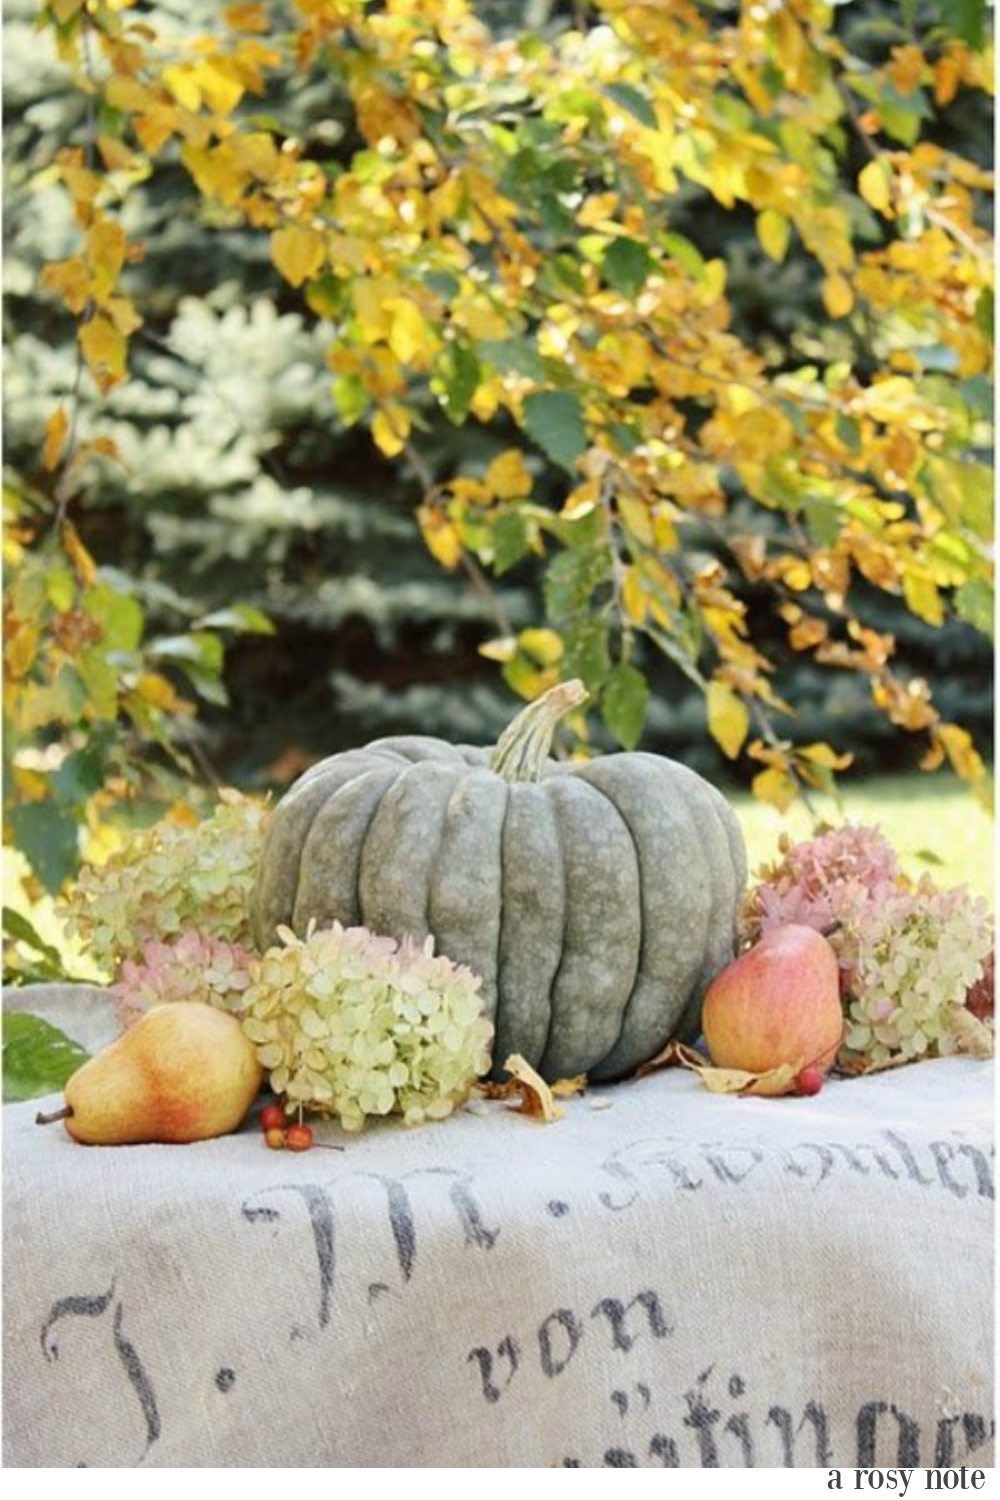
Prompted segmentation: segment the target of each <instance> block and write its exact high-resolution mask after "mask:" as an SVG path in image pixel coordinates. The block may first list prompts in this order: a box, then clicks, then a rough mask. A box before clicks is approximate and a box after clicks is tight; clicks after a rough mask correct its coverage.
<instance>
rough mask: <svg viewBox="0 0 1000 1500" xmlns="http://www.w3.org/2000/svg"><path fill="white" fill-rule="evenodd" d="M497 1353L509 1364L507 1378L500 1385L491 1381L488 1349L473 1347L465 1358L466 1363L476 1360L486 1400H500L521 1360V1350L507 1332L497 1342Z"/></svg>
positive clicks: (490, 1359)
mask: <svg viewBox="0 0 1000 1500" xmlns="http://www.w3.org/2000/svg"><path fill="white" fill-rule="evenodd" d="M497 1355H498V1356H499V1357H500V1358H501V1359H506V1360H507V1362H508V1364H509V1366H510V1369H509V1371H508V1373H507V1379H506V1380H505V1381H504V1383H503V1385H502V1386H498V1385H495V1384H494V1383H493V1355H492V1354H491V1353H490V1351H489V1350H488V1349H484V1348H479V1349H473V1350H471V1351H470V1353H469V1355H468V1358H467V1359H466V1364H468V1363H469V1362H470V1361H471V1360H474V1359H475V1360H478V1362H479V1374H480V1377H481V1378H482V1382H483V1395H484V1396H485V1398H486V1400H487V1401H499V1400H500V1397H501V1396H502V1395H503V1393H504V1391H505V1390H506V1389H507V1387H508V1386H509V1385H510V1383H511V1381H512V1380H513V1379H514V1376H515V1375H516V1374H517V1370H518V1366H519V1364H520V1362H521V1351H520V1350H519V1349H518V1347H517V1344H516V1343H515V1341H514V1339H513V1338H512V1337H511V1335H510V1334H509V1333H508V1334H507V1336H506V1338H503V1339H501V1340H500V1342H499V1344H497Z"/></svg>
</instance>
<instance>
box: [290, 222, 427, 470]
mask: <svg viewBox="0 0 1000 1500" xmlns="http://www.w3.org/2000/svg"><path fill="white" fill-rule="evenodd" d="M325 254H326V240H325V239H324V237H323V235H322V234H320V232H319V230H318V229H310V228H309V227H308V225H305V224H286V225H285V226H284V228H282V229H276V230H275V231H274V233H273V234H272V236H271V259H272V260H273V261H274V264H275V265H276V266H277V268H278V270H279V271H280V272H281V274H282V276H284V278H285V280H286V281H288V282H290V283H291V285H292V286H301V285H302V283H303V282H304V281H308V280H309V278H310V277H311V276H315V275H316V272H317V271H318V270H319V268H320V266H321V265H322V264H323V260H324V257H325ZM398 451H399V450H398V449H397V452H398Z"/></svg>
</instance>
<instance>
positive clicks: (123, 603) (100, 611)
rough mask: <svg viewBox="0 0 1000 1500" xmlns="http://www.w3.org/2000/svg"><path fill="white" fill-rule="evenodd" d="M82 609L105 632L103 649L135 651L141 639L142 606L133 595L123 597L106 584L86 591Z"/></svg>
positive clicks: (102, 643)
mask: <svg viewBox="0 0 1000 1500" xmlns="http://www.w3.org/2000/svg"><path fill="white" fill-rule="evenodd" d="M82 604H83V608H84V609H85V610H86V612H87V614H89V615H90V617H91V619H93V620H96V621H97V623H98V625H100V627H101V629H102V630H103V632H104V635H103V638H102V640H101V647H102V648H103V650H104V651H105V652H107V651H135V650H136V648H137V647H138V645H139V642H140V641H141V640H142V627H143V613H142V605H141V604H140V603H139V601H138V600H137V599H133V598H132V596H131V594H123V593H121V592H120V590H118V589H115V588H112V587H111V585H110V584H107V583H95V584H94V586H93V588H89V589H87V591H86V593H85V594H84V596H83V600H82Z"/></svg>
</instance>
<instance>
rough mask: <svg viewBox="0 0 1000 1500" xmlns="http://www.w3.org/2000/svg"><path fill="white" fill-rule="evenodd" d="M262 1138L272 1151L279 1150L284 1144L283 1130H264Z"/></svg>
mask: <svg viewBox="0 0 1000 1500" xmlns="http://www.w3.org/2000/svg"><path fill="white" fill-rule="evenodd" d="M264 1140H265V1141H266V1142H267V1144H268V1145H269V1146H270V1148H271V1150H272V1151H280V1150H281V1148H282V1147H283V1146H284V1145H285V1144H286V1142H285V1132H284V1131H283V1130H265V1131H264Z"/></svg>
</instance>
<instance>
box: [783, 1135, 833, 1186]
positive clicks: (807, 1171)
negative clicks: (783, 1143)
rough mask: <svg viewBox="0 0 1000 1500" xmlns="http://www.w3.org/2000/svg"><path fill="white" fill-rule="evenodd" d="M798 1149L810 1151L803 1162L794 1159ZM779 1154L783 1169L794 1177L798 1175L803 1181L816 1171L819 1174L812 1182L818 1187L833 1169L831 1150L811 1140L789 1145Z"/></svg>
mask: <svg viewBox="0 0 1000 1500" xmlns="http://www.w3.org/2000/svg"><path fill="white" fill-rule="evenodd" d="M800 1151H805V1152H809V1153H811V1156H809V1157H807V1159H806V1162H805V1163H804V1164H803V1163H801V1162H798V1161H796V1159H795V1158H796V1154H797V1153H798V1152H800ZM781 1155H782V1157H783V1158H784V1162H785V1171H786V1172H791V1174H792V1175H793V1176H794V1177H800V1178H802V1179H803V1181H805V1180H806V1179H808V1178H810V1177H812V1175H813V1173H814V1172H818V1173H819V1176H818V1177H817V1178H816V1181H815V1183H814V1184H813V1186H814V1187H819V1185H820V1183H821V1182H824V1181H825V1180H826V1178H827V1177H829V1175H830V1173H831V1172H832V1171H833V1162H834V1157H833V1152H832V1151H830V1150H829V1149H828V1148H827V1147H826V1146H818V1145H816V1144H815V1142H813V1141H803V1142H802V1143H801V1145H798V1146H791V1147H789V1148H788V1149H787V1150H783V1151H782V1152H781Z"/></svg>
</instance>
